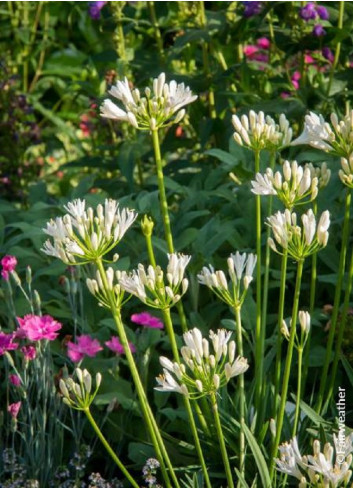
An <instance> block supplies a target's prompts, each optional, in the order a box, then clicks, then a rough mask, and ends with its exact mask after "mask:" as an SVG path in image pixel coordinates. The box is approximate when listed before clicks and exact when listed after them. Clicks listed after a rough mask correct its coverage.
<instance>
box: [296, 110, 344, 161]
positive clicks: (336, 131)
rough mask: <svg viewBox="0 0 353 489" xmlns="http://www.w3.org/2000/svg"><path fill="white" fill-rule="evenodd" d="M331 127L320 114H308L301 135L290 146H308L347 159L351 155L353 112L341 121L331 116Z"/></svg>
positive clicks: (335, 116)
mask: <svg viewBox="0 0 353 489" xmlns="http://www.w3.org/2000/svg"><path fill="white" fill-rule="evenodd" d="M330 120H331V125H330V124H329V123H328V122H325V119H324V118H323V116H322V115H321V114H319V115H317V114H315V113H314V112H310V113H309V114H308V115H306V116H305V123H304V129H303V132H302V134H301V135H300V136H299V137H298V138H297V139H295V140H294V141H292V145H298V144H309V145H310V146H312V147H313V148H317V149H321V150H323V151H327V152H329V153H333V154H335V155H339V156H343V157H344V158H349V157H350V156H351V154H352V153H353V110H351V111H350V112H349V114H347V115H346V116H345V117H344V118H343V119H342V120H340V121H339V120H338V117H337V115H336V114H334V113H333V114H331V117H330Z"/></svg>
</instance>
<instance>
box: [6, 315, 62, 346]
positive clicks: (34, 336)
mask: <svg viewBox="0 0 353 489" xmlns="http://www.w3.org/2000/svg"><path fill="white" fill-rule="evenodd" d="M17 321H18V322H19V325H20V328H19V329H18V330H17V332H16V336H17V337H19V338H28V339H29V340H31V341H40V340H50V341H53V340H55V338H56V337H57V336H58V334H59V333H57V331H58V330H59V329H61V328H62V325H61V324H60V323H59V322H58V321H55V319H54V318H52V317H51V316H49V315H48V314H47V315H45V316H36V315H35V314H27V315H26V316H24V318H19V317H18V318H17Z"/></svg>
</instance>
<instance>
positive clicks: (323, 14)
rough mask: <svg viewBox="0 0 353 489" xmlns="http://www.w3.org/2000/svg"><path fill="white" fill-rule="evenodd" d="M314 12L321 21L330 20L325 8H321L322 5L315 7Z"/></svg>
mask: <svg viewBox="0 0 353 489" xmlns="http://www.w3.org/2000/svg"><path fill="white" fill-rule="evenodd" d="M316 12H317V15H318V16H319V17H320V19H321V20H328V19H329V18H330V15H329V13H328V10H327V8H326V7H323V6H322V5H317V6H316Z"/></svg>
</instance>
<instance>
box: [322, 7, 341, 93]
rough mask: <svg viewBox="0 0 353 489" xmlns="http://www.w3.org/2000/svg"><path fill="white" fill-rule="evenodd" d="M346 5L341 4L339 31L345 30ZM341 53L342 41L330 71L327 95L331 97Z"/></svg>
mask: <svg viewBox="0 0 353 489" xmlns="http://www.w3.org/2000/svg"><path fill="white" fill-rule="evenodd" d="M344 4H345V2H344V1H341V2H339V13H338V23H337V28H338V29H342V28H343V17H344ZM340 53H341V41H338V43H337V44H336V49H335V57H334V59H333V63H332V66H331V70H330V76H329V81H328V84H327V91H326V94H327V95H330V91H331V86H332V82H333V77H334V74H335V71H336V68H337V64H338V61H339V58H340Z"/></svg>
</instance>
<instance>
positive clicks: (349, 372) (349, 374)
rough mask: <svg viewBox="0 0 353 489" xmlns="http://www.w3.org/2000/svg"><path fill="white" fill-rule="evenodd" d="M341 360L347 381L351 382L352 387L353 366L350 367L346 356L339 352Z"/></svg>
mask: <svg viewBox="0 0 353 489" xmlns="http://www.w3.org/2000/svg"><path fill="white" fill-rule="evenodd" d="M341 362H342V365H343V367H344V369H345V371H346V374H347V377H348V379H349V382H350V383H351V386H352V387H353V368H352V366H351V364H350V363H349V362H348V360H347V358H346V357H345V356H344V355H343V353H342V354H341Z"/></svg>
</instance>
